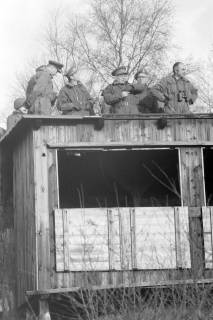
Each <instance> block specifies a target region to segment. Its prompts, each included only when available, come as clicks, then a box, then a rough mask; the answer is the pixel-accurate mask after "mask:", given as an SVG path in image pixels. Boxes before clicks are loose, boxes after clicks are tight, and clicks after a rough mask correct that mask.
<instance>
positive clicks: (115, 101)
mask: <svg viewBox="0 0 213 320" xmlns="http://www.w3.org/2000/svg"><path fill="white" fill-rule="evenodd" d="M123 91H127V92H129V95H128V96H127V97H122V92H123ZM142 91H143V88H142V87H140V86H138V85H137V87H136V85H135V84H130V83H118V82H116V81H114V82H113V83H112V84H110V85H108V86H107V87H106V88H105V89H104V90H103V93H102V95H103V97H104V102H105V103H106V104H108V105H110V106H111V107H110V113H117V114H118V113H119V114H137V113H139V110H138V101H139V100H138V98H137V96H136V95H137V94H139V93H141V92H142Z"/></svg>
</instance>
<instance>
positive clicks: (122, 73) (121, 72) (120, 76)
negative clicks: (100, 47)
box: [112, 66, 128, 83]
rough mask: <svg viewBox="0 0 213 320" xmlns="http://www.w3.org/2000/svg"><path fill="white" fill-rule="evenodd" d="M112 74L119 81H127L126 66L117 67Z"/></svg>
mask: <svg viewBox="0 0 213 320" xmlns="http://www.w3.org/2000/svg"><path fill="white" fill-rule="evenodd" d="M112 76H113V77H115V80H116V81H117V82H119V83H125V82H127V81H128V72H127V70H126V67H124V66H122V67H118V68H116V69H115V70H113V71H112Z"/></svg>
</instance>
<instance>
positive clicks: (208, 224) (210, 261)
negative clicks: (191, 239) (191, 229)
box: [202, 207, 213, 268]
mask: <svg viewBox="0 0 213 320" xmlns="http://www.w3.org/2000/svg"><path fill="white" fill-rule="evenodd" d="M202 216H203V238H204V255H205V267H206V268H213V239H212V208H211V207H202Z"/></svg>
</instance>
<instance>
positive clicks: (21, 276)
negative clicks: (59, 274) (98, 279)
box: [13, 131, 36, 305]
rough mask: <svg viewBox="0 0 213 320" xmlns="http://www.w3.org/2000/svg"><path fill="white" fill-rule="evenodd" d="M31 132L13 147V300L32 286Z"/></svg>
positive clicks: (33, 247) (34, 246) (34, 258)
mask: <svg viewBox="0 0 213 320" xmlns="http://www.w3.org/2000/svg"><path fill="white" fill-rule="evenodd" d="M33 168H34V158H33V134H32V131H31V132H27V134H26V136H24V137H22V138H21V139H20V140H19V142H18V143H16V145H15V146H14V150H13V205H14V217H15V226H14V227H15V250H16V286H17V303H18V305H20V304H21V303H23V302H24V301H25V292H26V291H27V290H31V289H32V290H35V289H36V237H35V232H36V230H35V211H34V201H35V192H34V169H33Z"/></svg>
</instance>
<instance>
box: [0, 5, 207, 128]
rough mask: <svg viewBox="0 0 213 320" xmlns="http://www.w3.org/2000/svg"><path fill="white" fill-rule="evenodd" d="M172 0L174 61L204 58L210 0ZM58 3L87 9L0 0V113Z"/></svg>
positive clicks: (8, 108) (6, 108)
mask: <svg viewBox="0 0 213 320" xmlns="http://www.w3.org/2000/svg"><path fill="white" fill-rule="evenodd" d="M106 1H107V0H106ZM171 2H172V3H174V5H175V14H174V32H173V43H174V44H175V45H177V46H178V47H180V48H182V49H181V50H180V51H179V53H178V57H177V60H182V61H184V59H186V58H187V57H188V56H189V55H191V56H192V57H194V58H195V59H201V58H202V59H206V58H207V56H208V55H209V53H210V49H211V46H212V45H213V18H212V12H213V0H202V1H200V0H171ZM60 5H69V7H70V11H71V12H74V13H78V12H81V11H84V10H86V1H85V0H0V39H1V50H0V64H1V71H0V114H1V112H2V111H4V112H5V114H8V113H10V112H11V110H12V106H11V102H10V100H9V96H10V95H11V87H12V86H13V85H14V78H15V76H16V74H17V73H19V72H21V71H22V70H23V66H24V65H25V63H26V62H27V61H29V60H30V59H32V58H33V57H36V54H37V53H38V55H39V53H40V50H41V41H40V39H41V34H42V30H44V29H45V26H46V22H47V21H48V15H49V12H50V10H51V9H54V8H58V7H59V6H60ZM1 122H2V121H1V119H0V123H1Z"/></svg>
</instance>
